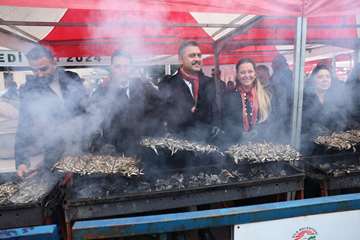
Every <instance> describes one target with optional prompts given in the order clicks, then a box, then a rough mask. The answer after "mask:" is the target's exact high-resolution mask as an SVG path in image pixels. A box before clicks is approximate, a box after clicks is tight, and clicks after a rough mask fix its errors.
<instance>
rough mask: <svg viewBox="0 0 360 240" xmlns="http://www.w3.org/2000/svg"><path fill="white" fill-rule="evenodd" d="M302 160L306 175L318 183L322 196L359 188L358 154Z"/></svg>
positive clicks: (333, 155) (335, 154) (359, 160)
mask: <svg viewBox="0 0 360 240" xmlns="http://www.w3.org/2000/svg"><path fill="white" fill-rule="evenodd" d="M304 160H305V164H306V175H307V176H308V177H310V178H312V179H314V180H316V181H318V182H319V183H320V186H321V191H322V193H321V194H322V195H328V192H329V191H333V190H341V189H349V188H359V187H360V154H359V153H357V152H352V153H349V152H346V153H334V154H324V155H316V156H311V157H306V158H304Z"/></svg>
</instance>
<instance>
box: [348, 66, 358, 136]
mask: <svg viewBox="0 0 360 240" xmlns="http://www.w3.org/2000/svg"><path fill="white" fill-rule="evenodd" d="M346 89H347V92H348V93H349V102H348V104H347V114H348V127H349V128H352V129H359V128H360V94H359V93H360V63H358V64H357V65H355V67H354V69H353V70H352V71H351V73H350V75H349V77H348V79H347V81H346Z"/></svg>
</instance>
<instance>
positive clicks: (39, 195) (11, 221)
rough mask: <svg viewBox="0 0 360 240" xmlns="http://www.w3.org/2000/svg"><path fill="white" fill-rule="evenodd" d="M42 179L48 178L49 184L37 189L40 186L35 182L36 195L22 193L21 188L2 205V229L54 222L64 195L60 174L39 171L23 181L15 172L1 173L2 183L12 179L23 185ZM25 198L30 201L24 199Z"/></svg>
mask: <svg viewBox="0 0 360 240" xmlns="http://www.w3.org/2000/svg"><path fill="white" fill-rule="evenodd" d="M40 179H46V183H47V185H46V186H45V187H44V188H42V189H41V190H37V189H39V186H38V185H36V184H34V191H33V194H34V196H30V195H29V196H26V194H27V193H26V194H23V193H21V190H22V189H21V188H20V189H19V191H18V192H16V193H15V194H14V195H12V196H11V200H12V201H7V202H5V203H3V204H2V205H0V229H7V228H16V227H29V226H36V225H43V224H50V223H52V217H53V215H54V214H55V211H56V207H57V206H60V203H61V199H62V196H63V191H61V189H60V188H59V186H58V180H59V176H57V175H53V174H51V173H48V172H39V173H38V174H37V175H35V176H34V177H29V178H27V179H25V180H23V181H21V180H19V179H17V178H16V176H15V173H4V174H0V184H2V183H5V182H9V181H11V182H16V183H17V184H19V185H22V184H27V181H30V182H32V183H36V182H38V181H37V180H40ZM29 184H30V183H29ZM30 187H31V186H30ZM23 199H28V200H29V201H23Z"/></svg>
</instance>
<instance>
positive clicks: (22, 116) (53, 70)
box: [15, 46, 86, 176]
mask: <svg viewBox="0 0 360 240" xmlns="http://www.w3.org/2000/svg"><path fill="white" fill-rule="evenodd" d="M26 56H27V58H28V61H29V64H30V67H31V68H32V71H33V73H34V75H32V76H29V77H27V80H26V83H25V85H24V86H23V87H22V88H21V90H20V109H19V125H18V129H17V133H16V142H15V159H16V165H17V169H18V171H17V173H18V175H19V176H24V175H26V173H29V171H31V170H35V169H38V168H39V167H40V166H41V167H51V166H52V164H53V163H54V162H55V161H57V160H58V159H59V158H60V157H61V156H62V154H63V153H64V151H65V148H66V147H67V146H72V147H74V148H75V146H74V145H77V146H79V148H80V146H81V144H80V142H81V139H78V138H81V137H79V136H80V135H81V127H80V122H81V121H80V118H81V117H80V116H81V115H82V114H83V113H84V112H85V107H84V103H85V102H86V91H85V88H84V86H83V85H82V82H81V80H80V77H79V76H78V74H76V73H74V72H68V71H64V70H63V69H61V68H59V67H57V66H56V62H55V59H54V56H53V54H52V52H51V51H50V50H48V49H46V48H43V47H41V46H37V47H34V48H33V49H31V50H30V51H29V52H28V53H27V55H26ZM75 138H76V139H77V140H78V141H76V144H75ZM70 142H71V143H70Z"/></svg>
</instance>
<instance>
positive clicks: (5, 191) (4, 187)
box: [0, 182, 18, 205]
mask: <svg viewBox="0 0 360 240" xmlns="http://www.w3.org/2000/svg"><path fill="white" fill-rule="evenodd" d="M17 191H18V186H17V184H16V183H13V182H7V183H3V184H1V185H0V205H3V204H6V203H7V202H9V198H10V197H11V196H12V195H13V194H14V193H15V192H17Z"/></svg>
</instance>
